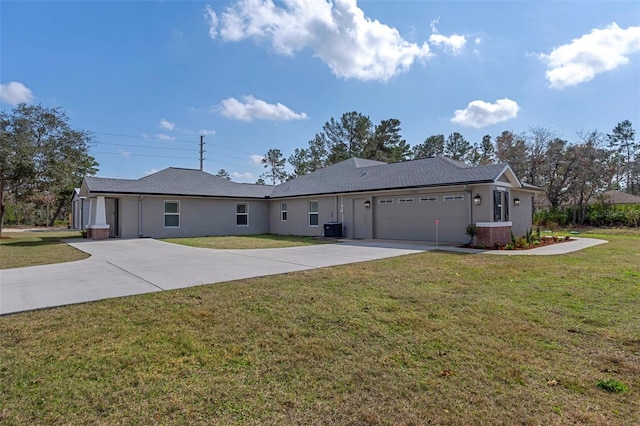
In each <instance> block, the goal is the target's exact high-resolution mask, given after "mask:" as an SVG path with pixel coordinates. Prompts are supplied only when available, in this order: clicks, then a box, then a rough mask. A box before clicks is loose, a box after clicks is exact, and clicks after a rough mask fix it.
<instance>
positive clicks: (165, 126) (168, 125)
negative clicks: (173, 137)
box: [160, 118, 176, 130]
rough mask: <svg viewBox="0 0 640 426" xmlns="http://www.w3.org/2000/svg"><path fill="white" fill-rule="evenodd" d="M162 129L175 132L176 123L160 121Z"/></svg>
mask: <svg viewBox="0 0 640 426" xmlns="http://www.w3.org/2000/svg"><path fill="white" fill-rule="evenodd" d="M160 127H161V128H163V129H165V130H173V129H175V128H176V123H172V122H171V121H167V120H165V119H164V118H163V119H162V120H160Z"/></svg>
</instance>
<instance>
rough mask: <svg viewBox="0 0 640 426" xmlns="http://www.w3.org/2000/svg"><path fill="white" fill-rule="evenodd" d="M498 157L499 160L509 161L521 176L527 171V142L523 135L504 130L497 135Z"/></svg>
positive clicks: (517, 174)
mask: <svg viewBox="0 0 640 426" xmlns="http://www.w3.org/2000/svg"><path fill="white" fill-rule="evenodd" d="M496 157H498V160H499V161H502V162H506V163H509V165H510V166H511V169H512V170H513V172H514V173H515V174H516V176H518V177H519V178H521V179H522V178H523V177H526V173H527V142H526V140H525V138H524V136H522V135H516V134H514V133H513V132H510V131H504V132H502V133H501V134H500V136H498V137H496Z"/></svg>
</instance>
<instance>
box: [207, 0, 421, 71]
mask: <svg viewBox="0 0 640 426" xmlns="http://www.w3.org/2000/svg"><path fill="white" fill-rule="evenodd" d="M205 17H206V19H207V22H208V24H209V26H210V29H209V35H210V36H211V38H217V37H218V36H219V37H220V38H221V39H222V40H224V41H240V40H244V39H249V38H251V39H254V40H256V41H261V40H266V41H267V42H269V43H270V44H271V47H272V48H273V50H274V51H275V52H276V53H278V54H280V55H286V56H292V55H293V54H294V53H295V52H297V51H299V50H302V49H304V48H305V47H309V48H310V49H311V50H312V51H313V52H314V54H315V56H316V57H318V58H319V59H320V60H322V61H323V62H324V63H326V64H327V65H328V66H329V68H331V71H332V72H333V73H334V74H335V75H336V76H338V77H342V78H345V79H349V78H355V79H358V80H363V81H368V80H378V81H388V80H389V79H391V78H393V77H395V76H396V75H398V74H399V73H401V72H404V71H407V70H408V69H409V68H410V67H411V65H412V64H413V62H414V61H416V60H424V59H427V58H429V57H430V56H431V53H430V52H429V45H428V44H427V43H426V42H424V43H423V44H422V45H418V44H416V43H410V42H408V41H406V40H405V39H404V38H403V37H402V36H401V35H400V33H399V31H398V30H397V29H396V28H393V27H390V26H387V25H385V24H383V23H381V22H379V21H378V20H375V19H371V18H369V17H367V16H365V15H364V12H363V11H362V9H360V8H358V6H357V4H356V0H334V1H332V2H329V1H326V0H284V1H283V2H282V3H280V2H278V5H276V4H274V3H273V1H272V0H241V1H239V2H238V3H236V4H235V5H233V6H230V7H228V8H227V9H226V10H225V11H224V12H222V13H221V15H220V16H218V15H217V14H216V13H215V12H214V11H213V10H212V9H211V7H209V6H207V8H206V9H205Z"/></svg>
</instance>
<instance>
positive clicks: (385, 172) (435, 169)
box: [271, 157, 507, 198]
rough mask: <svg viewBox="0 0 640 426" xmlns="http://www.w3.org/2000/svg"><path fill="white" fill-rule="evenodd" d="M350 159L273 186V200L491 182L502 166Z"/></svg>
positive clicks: (428, 160)
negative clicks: (366, 161) (301, 196)
mask: <svg viewBox="0 0 640 426" xmlns="http://www.w3.org/2000/svg"><path fill="white" fill-rule="evenodd" d="M361 161H362V160H361V159H355V158H352V159H350V160H346V161H343V162H341V163H338V164H335V165H332V166H329V167H326V168H324V169H321V170H318V171H316V172H313V173H310V174H308V175H305V176H301V177H299V178H297V179H293V180H290V181H288V182H285V183H283V184H280V185H278V186H276V187H275V188H274V190H273V193H272V194H271V196H272V197H273V198H279V197H292V196H300V195H320V194H332V193H347V192H359V191H369V190H381V189H397V188H414V187H425V186H442V185H456V184H466V183H481V182H493V181H494V180H495V179H497V178H498V177H499V176H500V174H501V173H502V172H503V171H504V170H505V168H506V167H507V165H506V164H494V165H490V166H481V167H473V166H468V165H466V164H464V163H460V162H457V161H453V160H450V159H448V158H444V157H435V158H426V159H422V160H412V161H405V162H401V163H390V164H386V163H381V162H378V161H374V162H368V163H362V162H361Z"/></svg>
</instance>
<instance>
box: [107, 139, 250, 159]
mask: <svg viewBox="0 0 640 426" xmlns="http://www.w3.org/2000/svg"><path fill="white" fill-rule="evenodd" d="M95 144H96V145H110V146H111V145H113V146H123V147H127V148H144V149H150V150H153V149H162V150H166V151H180V152H189V153H190V152H193V153H197V152H199V151H196V150H189V149H183V148H169V147H162V146H146V145H131V144H127V143H115V142H96V143H95ZM207 152H210V153H211V154H213V155H215V156H216V157H218V156H222V157H227V158H233V159H234V160H240V161H245V160H246V158H241V157H234V156H233V155H228V154H222V153H218V152H213V151H207ZM140 155H142V154H140Z"/></svg>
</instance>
